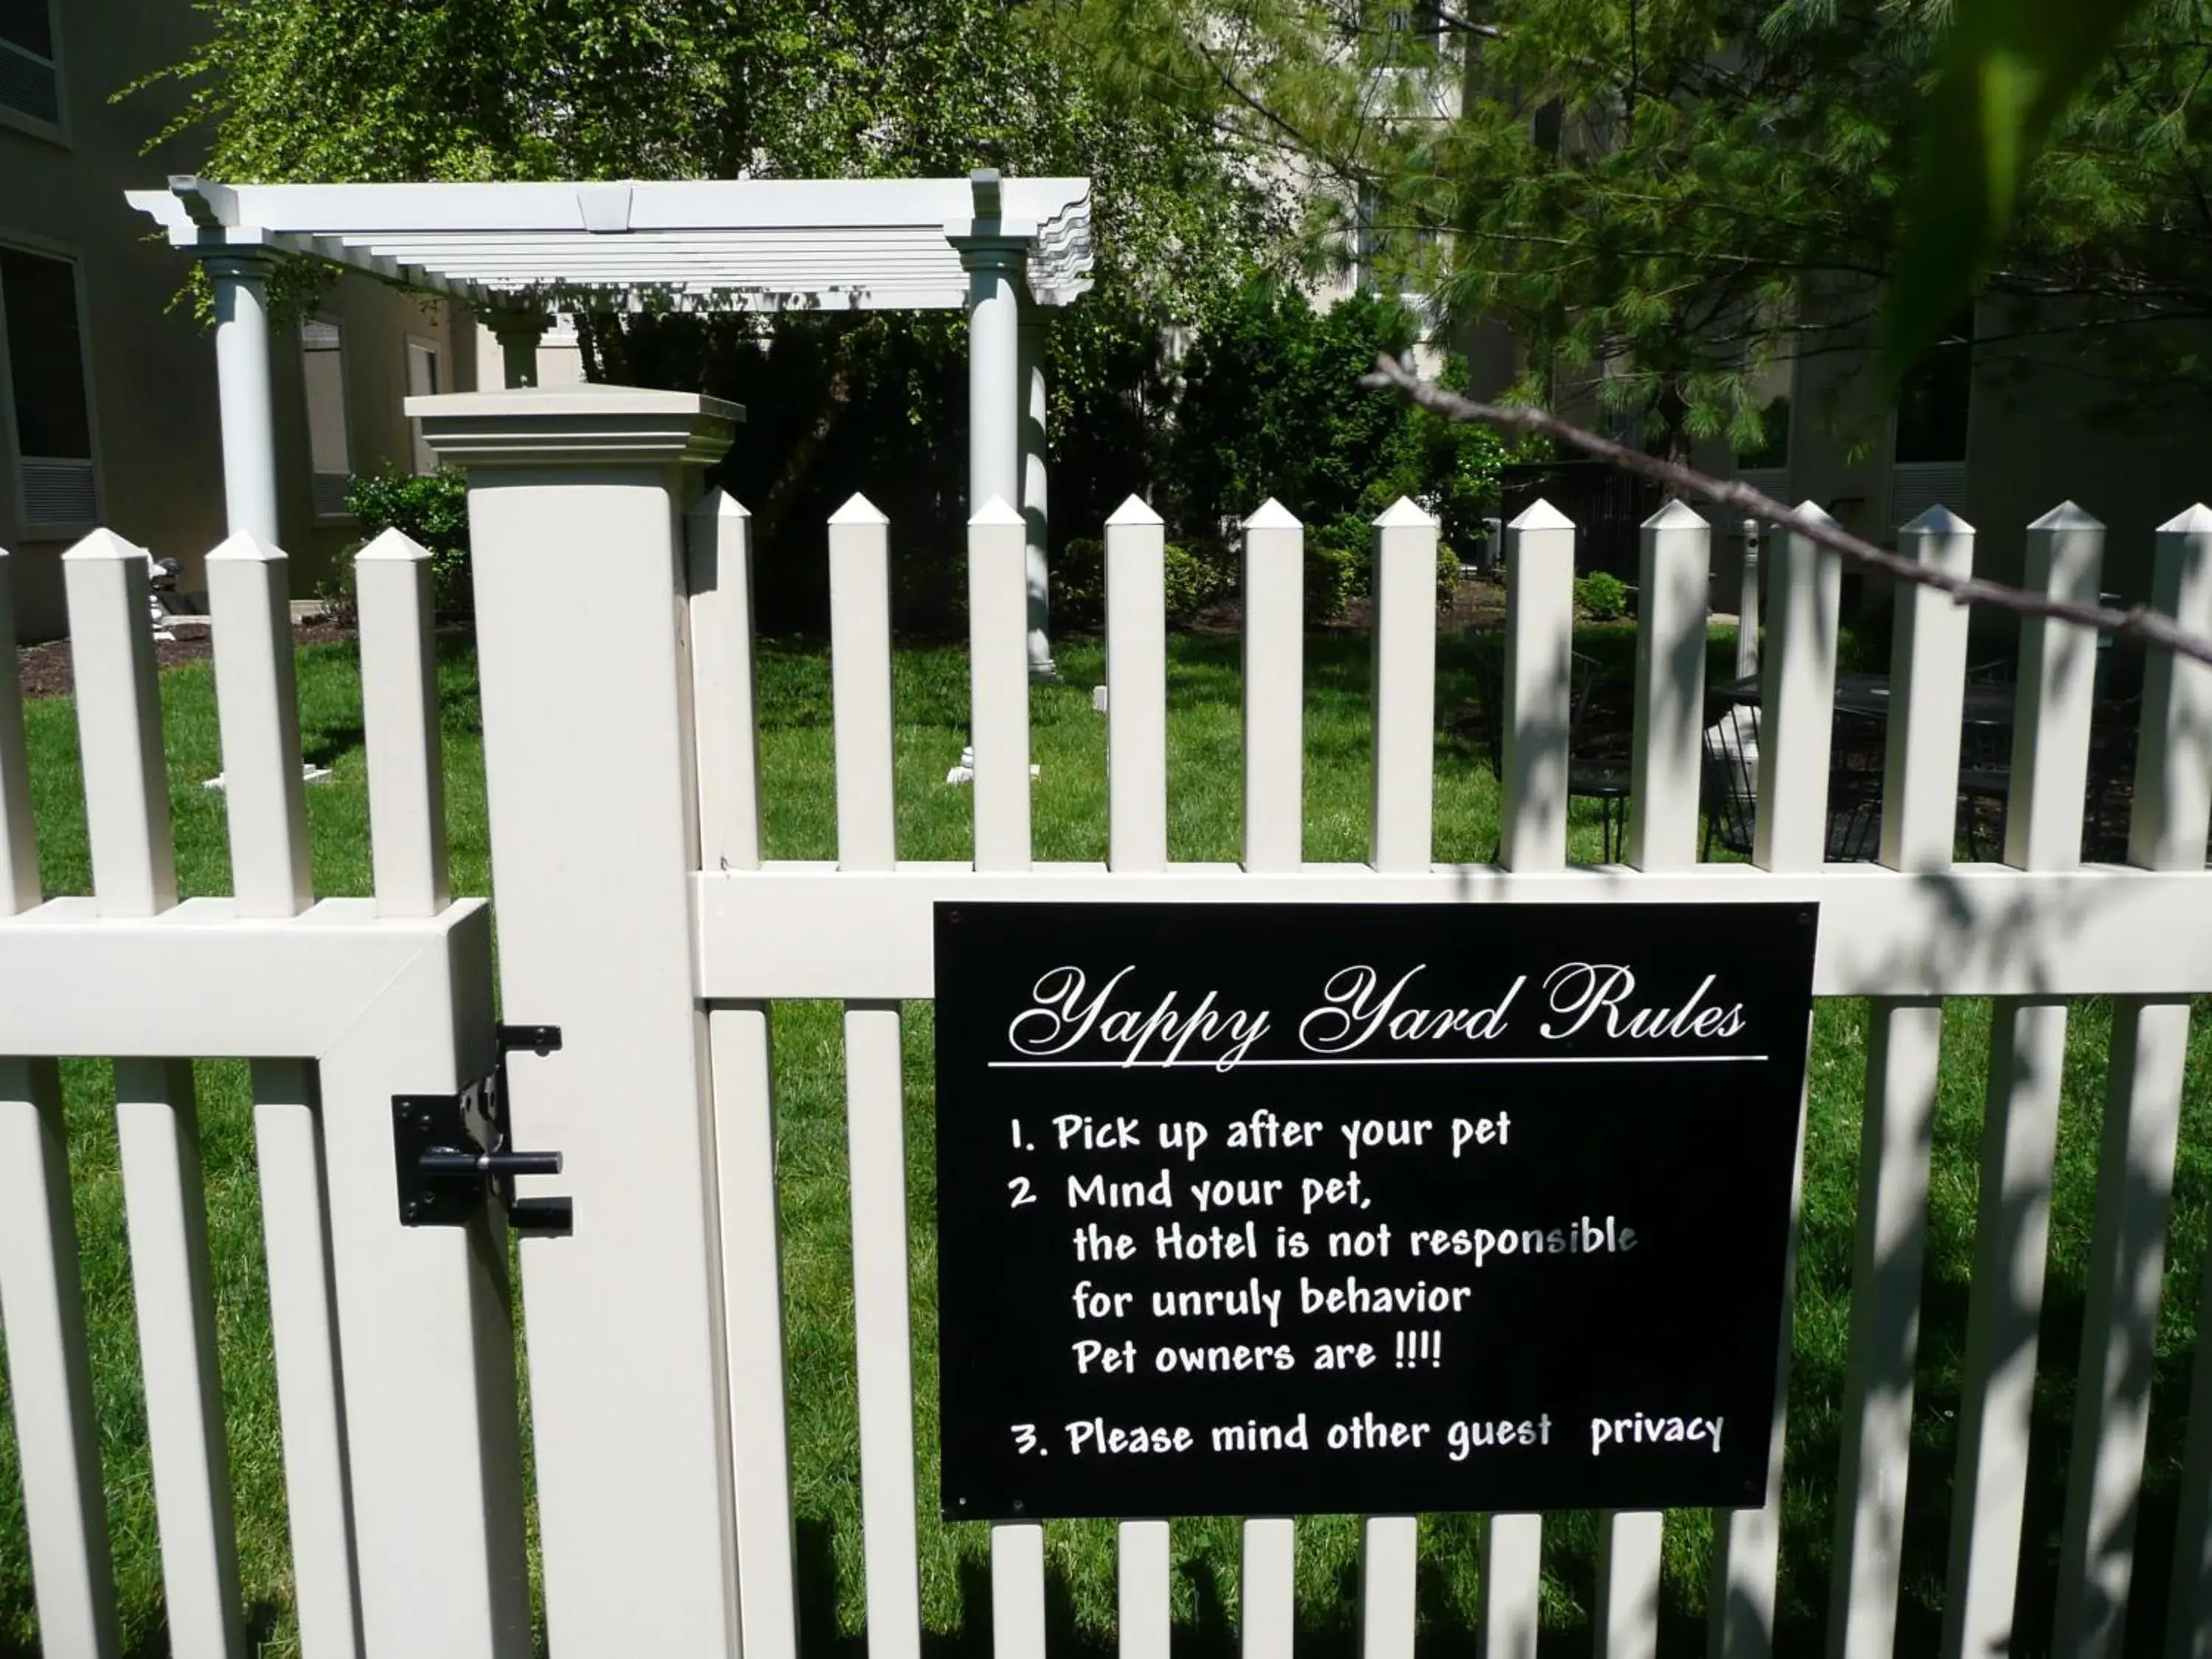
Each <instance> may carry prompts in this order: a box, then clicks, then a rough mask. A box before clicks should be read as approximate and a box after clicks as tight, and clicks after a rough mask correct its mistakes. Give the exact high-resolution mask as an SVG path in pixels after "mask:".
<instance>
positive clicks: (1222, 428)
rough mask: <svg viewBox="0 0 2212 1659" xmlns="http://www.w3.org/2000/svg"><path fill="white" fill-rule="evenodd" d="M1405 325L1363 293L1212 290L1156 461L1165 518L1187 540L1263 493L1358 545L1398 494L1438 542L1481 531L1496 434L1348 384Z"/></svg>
mask: <svg viewBox="0 0 2212 1659" xmlns="http://www.w3.org/2000/svg"><path fill="white" fill-rule="evenodd" d="M1413 325H1414V319H1413V315H1412V314H1411V313H1409V312H1407V310H1406V309H1405V307H1402V306H1400V305H1398V304H1396V303H1395V302H1392V301H1383V300H1378V299H1376V298H1374V297H1372V296H1370V295H1358V296H1354V297H1352V298H1350V299H1346V300H1340V301H1338V302H1337V303H1336V304H1334V306H1331V307H1329V308H1328V310H1326V311H1317V310H1316V309H1315V308H1314V307H1312V305H1311V304H1310V303H1309V302H1308V301H1307V300H1306V299H1305V297H1304V295H1302V294H1299V293H1298V292H1297V291H1296V290H1295V289H1291V288H1290V287H1288V286H1287V285H1285V284H1284V283H1280V282H1279V281H1276V280H1274V279H1272V278H1269V277H1267V276H1258V277H1255V278H1253V279H1251V280H1249V281H1247V282H1246V283H1243V284H1242V285H1241V286H1239V287H1238V288H1237V289H1234V290H1232V291H1231V292H1229V293H1227V294H1225V295H1222V296H1220V297H1219V298H1218V300H1217V301H1215V302H1214V303H1213V304H1212V306H1210V307H1208V308H1207V310H1206V313H1204V315H1203V316H1202V318H1201V319H1200V324H1199V326H1198V329H1197V331H1196V334H1195V336H1194V339H1193V341H1192V343H1191V347H1190V349H1189V351H1188V354H1187V356H1185V357H1184V360H1183V363H1182V392H1181V396H1180V398H1178V399H1177V401H1176V405H1175V410H1176V425H1175V431H1174V434H1173V435H1172V437H1171V439H1170V446H1169V449H1168V453H1167V455H1166V457H1165V458H1164V465H1165V471H1166V474H1167V478H1166V492H1165V494H1166V497H1167V500H1168V502H1169V505H1168V507H1167V509H1166V510H1167V513H1168V516H1169V518H1170V521H1171V522H1173V523H1176V524H1177V525H1179V526H1182V528H1183V529H1184V530H1185V531H1186V532H1191V533H1196V532H1201V531H1204V530H1209V529H1212V528H1213V527H1215V526H1218V524H1219V523H1220V522H1221V521H1223V520H1233V519H1237V518H1241V517H1243V515H1245V514H1246V513H1250V512H1252V511H1253V510H1254V509H1255V508H1256V507H1259V506H1260V505H1261V502H1262V501H1266V500H1267V499H1268V498H1269V497H1271V496H1272V497H1273V499H1275V500H1277V501H1281V502H1282V503H1283V505H1284V506H1285V507H1288V508H1289V509H1290V510H1291V513H1294V514H1296V515H1297V517H1298V518H1299V519H1300V520H1303V521H1304V522H1305V523H1306V524H1307V525H1309V526H1330V528H1329V529H1328V531H1327V532H1326V533H1327V535H1328V537H1329V538H1333V539H1334V541H1335V542H1336V543H1337V544H1340V545H1341V546H1344V547H1346V548H1358V549H1362V550H1364V547H1365V545H1366V543H1367V540H1368V532H1367V526H1368V525H1369V524H1370V523H1371V522H1372V521H1373V520H1374V519H1375V518H1376V515H1377V514H1379V513H1382V512H1383V510H1384V509H1385V508H1387V507H1389V506H1390V505H1391V503H1393V502H1394V501H1396V500H1397V499H1398V498H1399V497H1400V496H1401V495H1404V496H1410V497H1412V498H1413V500H1414V501H1418V502H1419V503H1421V504H1422V505H1423V506H1425V507H1427V508H1428V509H1429V510H1431V512H1434V513H1437V515H1438V516H1439V517H1440V518H1441V519H1442V520H1443V526H1444V529H1443V535H1444V538H1445V539H1446V540H1448V541H1457V542H1460V543H1461V544H1467V543H1468V541H1469V540H1470V539H1471V538H1473V537H1474V536H1475V535H1477V534H1479V533H1480V520H1481V518H1482V516H1483V515H1484V514H1485V513H1489V512H1491V511H1492V510H1494V509H1495V507H1496V504H1497V500H1498V472H1499V469H1500V468H1501V467H1502V466H1503V465H1504V459H1505V450H1504V445H1503V444H1502V443H1501V442H1500V441H1499V440H1498V437H1497V435H1495V434H1493V433H1492V432H1490V431H1488V430H1487V429H1486V428H1480V427H1474V426H1467V425H1460V424H1455V423H1453V422H1449V421H1445V420H1442V419H1439V418H1438V417H1437V416H1433V415H1431V414H1429V413H1428V412H1427V411H1426V410H1414V409H1409V408H1408V407H1407V406H1406V405H1405V404H1403V403H1402V402H1401V401H1399V400H1397V399H1395V398H1380V397H1377V396H1376V394H1375V393H1373V392H1366V391H1363V390H1361V389H1360V386H1359V384H1358V380H1359V376H1360V375H1361V374H1363V373H1364V372H1365V370H1366V369H1367V368H1368V367H1369V365H1370V364H1371V363H1373V362H1374V361H1375V355H1376V352H1378V351H1384V350H1388V351H1402V350H1404V349H1407V347H1408V346H1410V345H1411V344H1412V343H1413ZM1346 519H1349V520H1353V521H1354V522H1353V524H1352V526H1346V525H1345V524H1343V523H1341V522H1339V521H1340V520H1346ZM1355 531H1356V532H1357V534H1355V533H1354V532H1355Z"/></svg>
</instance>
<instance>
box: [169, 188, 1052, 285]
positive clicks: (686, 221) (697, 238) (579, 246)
mask: <svg viewBox="0 0 2212 1659" xmlns="http://www.w3.org/2000/svg"><path fill="white" fill-rule="evenodd" d="M128 196H129V200H130V202H131V205H132V206H133V207H136V208H137V209H138V210H141V211H142V212H143V213H145V214H147V215H149V216H150V217H152V218H153V219H154V220H155V221H156V222H158V223H160V224H161V227H162V228H164V229H165V230H167V232H168V234H169V240H170V241H171V243H172V244H173V246H177V247H179V248H182V249H185V250H186V251H188V252H197V253H202V254H207V253H216V252H224V251H226V250H235V251H240V252H243V251H246V250H248V249H252V248H257V247H259V248H268V249H271V250H274V251H276V252H283V253H289V254H292V255H295V256H299V257H305V258H318V259H322V260H325V261H328V262H330V263H332V264H344V265H349V266H351V267H354V268H356V269H358V270H367V271H368V272H370V273H372V274H374V275H376V276H380V277H383V278H384V279H385V280H386V281H390V282H397V283H404V284H405V285H407V286H409V287H413V288H421V289H430V290H432V291H435V292H437V293H441V294H446V295H452V296H453V297H456V298H461V299H471V300H477V301H485V302H496V301H501V300H505V301H510V302H513V301H531V302H533V303H541V304H544V305H547V306H561V307H576V306H589V307H601V306H606V307H615V308H634V307H639V306H644V305H653V304H665V305H673V306H676V307H680V308H683V309H696V310H708V309H763V308H766V309H792V308H798V309H829V310H844V309H867V310H876V309H887V308H896V309H901V310H949V309H954V308H957V307H960V306H962V305H963V304H965V303H966V301H967V295H968V276H967V272H966V270H965V269H964V268H963V265H962V264H961V256H960V248H959V246H958V245H957V240H969V239H982V240H1003V241H1006V242H1012V243H1016V244H1019V245H1023V246H1024V247H1025V248H1026V252H1027V258H1026V276H1027V282H1028V286H1029V289H1030V295H1031V296H1032V297H1033V298H1034V299H1036V301H1037V302H1038V303H1039V304H1041V305H1046V306H1063V305H1066V304H1068V303H1070V302H1071V301H1073V300H1075V299H1077V298H1078V297H1079V296H1080V295H1082V294H1084V293H1085V291H1086V290H1088V289H1089V288H1090V287H1091V181H1090V180H1089V179H1003V180H1002V179H1000V178H999V177H998V176H997V175H996V174H995V173H976V174H975V175H973V176H972V177H971V178H968V179H702V180H689V181H679V182H669V183H633V184H597V183H585V184H482V185H472V184H459V185H418V184H398V185H223V184H219V183H216V182H215V181H213V180H210V179H197V178H191V177H184V178H176V179H171V180H170V181H169V188H168V189H167V190H163V191H130V192H128ZM956 239H957V240H956Z"/></svg>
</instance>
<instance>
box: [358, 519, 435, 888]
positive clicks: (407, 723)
mask: <svg viewBox="0 0 2212 1659" xmlns="http://www.w3.org/2000/svg"><path fill="white" fill-rule="evenodd" d="M353 568H354V592H355V595H356V604H357V605H358V606H359V609H360V617H361V703H362V725H363V726H364V728H365V730H366V732H367V736H368V823H369V849H370V854H371V856H372V858H373V860H374V864H373V866H372V867H373V870H374V885H375V888H376V908H377V914H378V915H385V916H435V915H437V914H438V913H439V912H440V911H441V910H442V909H444V908H446V906H447V904H448V903H449V902H451V901H452V897H453V884H452V878H451V875H450V873H449V866H448V865H447V852H446V783H445V743H444V738H443V737H442V735H441V728H440V726H439V721H438V654H437V647H436V644H435V639H434V636H433V633H432V622H433V612H432V603H431V601H432V594H431V578H430V550H429V549H428V548H427V547H424V546H423V545H422V544H421V543H419V542H416V541H415V540H413V539H411V538H409V537H408V536H406V535H404V534H403V533H402V532H399V531H398V530H386V531H385V532H382V533H381V534H380V535H379V536H378V537H377V538H375V539H374V541H372V542H370V543H369V544H368V546H367V547H364V548H362V550H361V551H360V552H359V553H357V554H356V555H355V556H354V563H353Z"/></svg>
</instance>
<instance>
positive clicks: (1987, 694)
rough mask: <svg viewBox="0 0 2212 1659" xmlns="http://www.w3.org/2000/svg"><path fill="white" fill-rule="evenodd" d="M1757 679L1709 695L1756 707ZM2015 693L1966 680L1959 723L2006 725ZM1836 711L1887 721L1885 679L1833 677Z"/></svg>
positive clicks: (1726, 684)
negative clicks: (1834, 681)
mask: <svg viewBox="0 0 2212 1659" xmlns="http://www.w3.org/2000/svg"><path fill="white" fill-rule="evenodd" d="M1759 678H1760V677H1759V675H1757V674H1747V675H1746V676H1745V677H1744V678H1741V679H1740V680H1728V681H1725V682H1723V684H1719V685H1716V686H1715V687H1713V689H1712V694H1713V696H1715V697H1717V698H1718V699H1719V700H1720V701H1722V702H1731V703H1741V704H1742V705H1744V706H1746V707H1747V708H1758V707H1759V697H1760V695H1761V691H1762V688H1761V686H1760V684H1759ZM2018 690H2019V689H2018V688H2017V687H2016V686H2012V685H2007V684H2001V683H1997V682H1992V681H1986V680H1972V681H1969V682H1968V683H1967V684H1966V696H1965V699H1964V701H1963V702H1962V703H1961V704H1960V714H1959V718H1960V723H1961V724H1962V725H1966V726H2010V725H2011V724H2012V721H2013V708H2014V700H2015V697H2016V696H2017V695H2018ZM1836 712H1837V713H1838V714H1857V715H1860V716H1863V717H1875V718H1879V719H1881V720H1887V719H1888V718H1889V676H1888V675H1887V674H1857V673H1851V674H1838V675H1837V676H1836Z"/></svg>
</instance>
